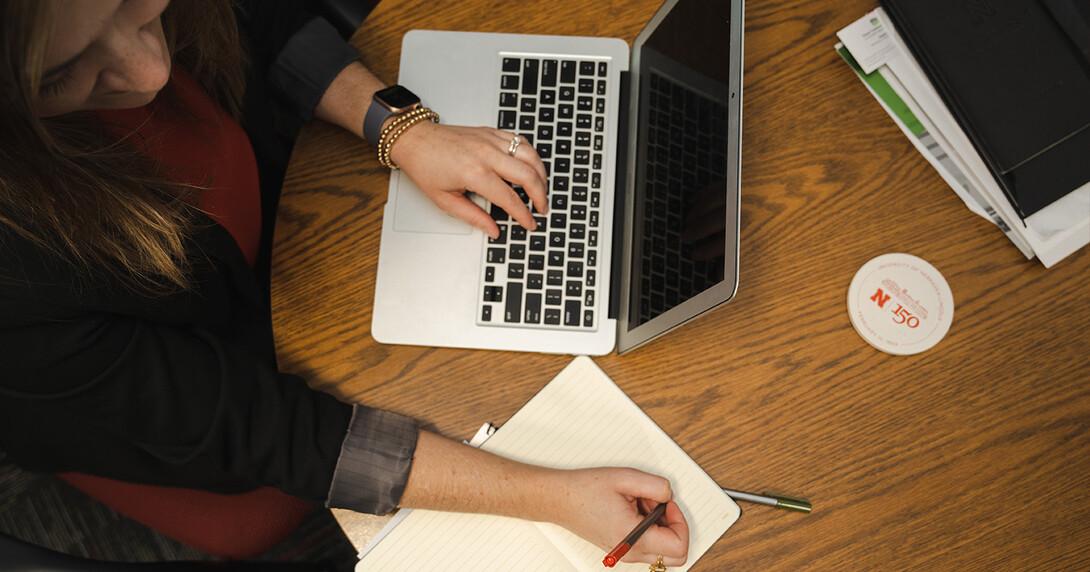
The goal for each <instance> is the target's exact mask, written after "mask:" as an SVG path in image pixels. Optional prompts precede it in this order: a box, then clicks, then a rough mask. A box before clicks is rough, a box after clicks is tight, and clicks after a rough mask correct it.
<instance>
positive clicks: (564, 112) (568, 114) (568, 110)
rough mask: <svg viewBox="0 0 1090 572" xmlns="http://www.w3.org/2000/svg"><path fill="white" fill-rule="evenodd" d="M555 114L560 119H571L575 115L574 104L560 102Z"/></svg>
mask: <svg viewBox="0 0 1090 572" xmlns="http://www.w3.org/2000/svg"><path fill="white" fill-rule="evenodd" d="M556 116H557V117H559V118H560V119H571V118H572V117H575V106H574V105H572V104H570V103H561V104H560V105H559V106H557V108H556Z"/></svg>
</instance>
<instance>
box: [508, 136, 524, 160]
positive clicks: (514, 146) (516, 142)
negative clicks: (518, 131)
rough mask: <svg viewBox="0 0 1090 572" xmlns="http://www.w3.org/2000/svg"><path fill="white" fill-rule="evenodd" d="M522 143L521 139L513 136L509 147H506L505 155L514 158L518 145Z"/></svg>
mask: <svg viewBox="0 0 1090 572" xmlns="http://www.w3.org/2000/svg"><path fill="white" fill-rule="evenodd" d="M521 143H522V137H519V136H518V135H515V136H514V137H513V138H512V139H511V145H509V146H508V147H507V154H508V155H510V156H512V157H514V156H515V153H516V152H518V150H519V145H520V144H521Z"/></svg>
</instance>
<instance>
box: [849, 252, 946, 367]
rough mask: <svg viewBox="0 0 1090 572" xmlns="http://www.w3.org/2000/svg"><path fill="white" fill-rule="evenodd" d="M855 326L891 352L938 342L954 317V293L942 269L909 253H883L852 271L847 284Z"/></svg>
mask: <svg viewBox="0 0 1090 572" xmlns="http://www.w3.org/2000/svg"><path fill="white" fill-rule="evenodd" d="M848 315H849V316H851V320H852V325H853V326H855V331H857V332H859V335H860V336H862V337H863V339H864V340H866V342H867V343H868V344H870V345H872V346H874V347H875V348H877V349H879V350H882V351H884V352H886V353H891V354H894V355H911V354H918V353H920V352H922V351H924V350H927V349H930V348H931V347H932V346H934V345H935V344H937V343H939V340H941V339H942V338H943V337H944V336H945V335H946V332H947V331H949V330H950V324H951V323H952V322H953V321H954V296H953V294H952V293H951V292H950V285H948V284H947V283H946V279H945V278H943V277H942V274H941V273H939V271H938V270H936V269H935V267H934V266H931V265H930V264H928V263H927V261H925V260H923V259H921V258H919V257H916V256H912V255H911V254H900V253H897V254H883V255H882V256H879V257H877V258H874V259H872V260H871V261H870V262H867V263H866V264H864V265H863V267H862V268H860V269H859V271H858V272H856V273H855V277H854V278H852V283H851V286H849V287H848Z"/></svg>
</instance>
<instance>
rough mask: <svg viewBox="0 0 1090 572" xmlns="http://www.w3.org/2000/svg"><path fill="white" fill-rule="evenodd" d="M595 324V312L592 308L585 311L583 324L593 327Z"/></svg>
mask: <svg viewBox="0 0 1090 572" xmlns="http://www.w3.org/2000/svg"><path fill="white" fill-rule="evenodd" d="M593 325H594V312H593V311H592V310H584V311H583V326H584V327H587V328H589V327H591V326H593Z"/></svg>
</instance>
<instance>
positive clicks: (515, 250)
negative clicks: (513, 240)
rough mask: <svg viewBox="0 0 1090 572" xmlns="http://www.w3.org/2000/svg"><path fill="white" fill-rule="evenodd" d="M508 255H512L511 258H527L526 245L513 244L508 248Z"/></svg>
mask: <svg viewBox="0 0 1090 572" xmlns="http://www.w3.org/2000/svg"><path fill="white" fill-rule="evenodd" d="M507 255H508V256H510V257H511V260H525V259H526V245H525V244H512V245H511V246H510V247H509V248H508V250H507Z"/></svg>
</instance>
